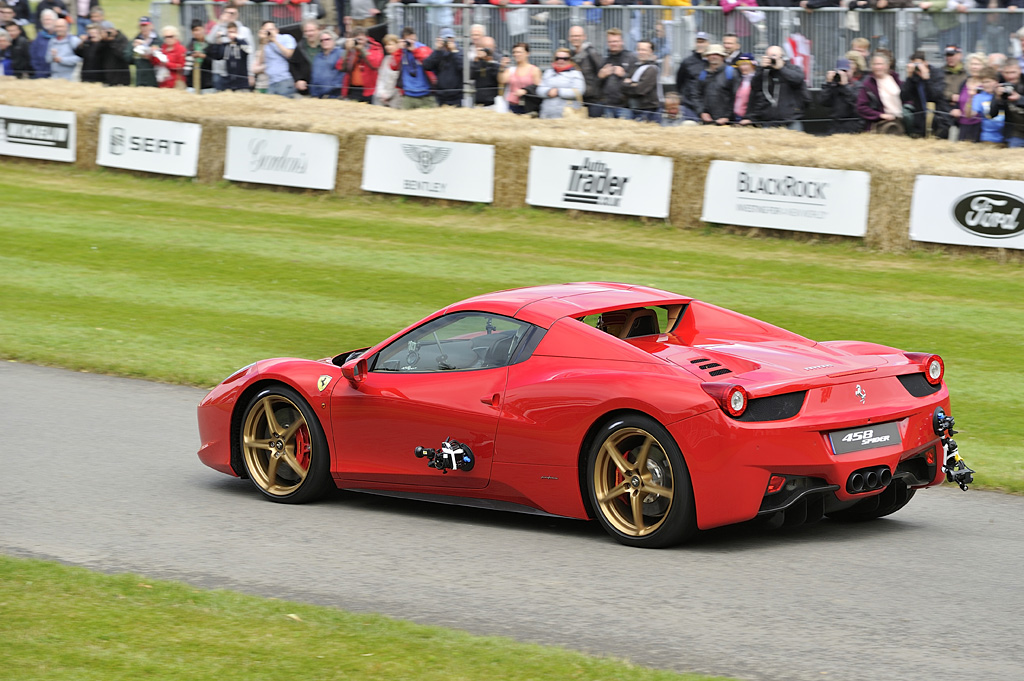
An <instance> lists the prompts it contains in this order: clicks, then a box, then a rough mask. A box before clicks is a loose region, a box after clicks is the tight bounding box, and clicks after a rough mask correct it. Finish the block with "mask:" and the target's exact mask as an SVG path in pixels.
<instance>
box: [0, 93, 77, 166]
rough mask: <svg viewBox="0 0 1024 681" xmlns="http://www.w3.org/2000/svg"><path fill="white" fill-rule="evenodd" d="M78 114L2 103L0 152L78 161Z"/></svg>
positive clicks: (4, 154) (0, 107) (72, 161)
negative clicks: (76, 116) (76, 158)
mask: <svg viewBox="0 0 1024 681" xmlns="http://www.w3.org/2000/svg"><path fill="white" fill-rule="evenodd" d="M75 150H76V137H75V113H74V112H73V111H54V110H53V109H29V108H26V107H22V106H4V105H0V155H3V156H21V157H22V158H36V159H42V160H44V161H62V162H64V163H74V162H75Z"/></svg>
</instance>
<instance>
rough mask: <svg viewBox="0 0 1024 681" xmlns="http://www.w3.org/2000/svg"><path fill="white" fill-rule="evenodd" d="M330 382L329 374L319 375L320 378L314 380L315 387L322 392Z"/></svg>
mask: <svg viewBox="0 0 1024 681" xmlns="http://www.w3.org/2000/svg"><path fill="white" fill-rule="evenodd" d="M330 384H331V377H330V376H321V377H320V379H319V380H318V381H317V382H316V389H317V390H319V391H320V392H323V391H324V390H325V389H326V388H327V386H329V385H330Z"/></svg>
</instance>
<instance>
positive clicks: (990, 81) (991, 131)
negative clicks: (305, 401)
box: [971, 66, 1009, 144]
mask: <svg viewBox="0 0 1024 681" xmlns="http://www.w3.org/2000/svg"><path fill="white" fill-rule="evenodd" d="M980 75H981V89H980V90H979V91H978V92H977V93H976V94H975V95H974V98H973V99H972V100H971V109H972V110H973V111H974V112H975V114H976V115H977V116H978V117H980V118H981V123H980V128H981V129H980V131H979V133H978V139H977V140H976V141H978V142H994V143H996V144H1002V143H1003V141H1004V138H1003V127H1004V125H1005V123H1006V117H1005V116H1004V115H1003V113H1002V112H999V113H996V114H993V113H992V108H993V106H994V103H995V100H996V98H997V97H1000V96H1002V92H1001V91H1000V90H999V87H1000V84H999V74H998V73H997V72H996V70H995V69H994V68H992V67H991V66H986V67H984V68H983V69H982V70H981V74H980ZM1007 98H1009V93H1008V92H1007Z"/></svg>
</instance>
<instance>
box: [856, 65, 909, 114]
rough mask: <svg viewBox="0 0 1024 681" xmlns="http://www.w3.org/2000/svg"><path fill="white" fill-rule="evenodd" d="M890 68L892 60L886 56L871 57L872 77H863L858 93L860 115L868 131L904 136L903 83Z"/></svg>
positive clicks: (869, 75)
mask: <svg viewBox="0 0 1024 681" xmlns="http://www.w3.org/2000/svg"><path fill="white" fill-rule="evenodd" d="M889 65H890V62H889V57H888V56H886V55H884V54H875V55H873V56H872V57H871V73H869V74H868V75H866V76H864V80H863V81H862V84H861V87H860V90H859V91H858V93H857V115H859V116H860V117H861V120H863V121H864V125H865V127H866V128H867V129H868V130H871V131H874V132H898V133H902V132H903V122H902V118H903V100H902V99H901V98H900V88H901V86H902V83H900V79H899V77H898V76H897V75H896V73H895V72H894V71H892V70H890V66H889Z"/></svg>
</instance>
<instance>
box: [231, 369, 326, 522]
mask: <svg viewBox="0 0 1024 681" xmlns="http://www.w3.org/2000/svg"><path fill="white" fill-rule="evenodd" d="M239 438H240V445H241V450H242V461H244V462H245V470H246V471H247V472H248V473H249V477H250V478H251V479H252V481H253V483H255V485H256V488H257V489H259V490H260V492H262V493H263V495H264V496H265V497H267V498H268V499H271V500H273V501H277V502H281V503H287V504H301V503H304V502H307V501H312V500H314V499H317V498H319V497H321V496H323V495H324V493H326V492H327V491H328V490H329V489H330V488H331V486H332V485H331V475H330V463H331V462H330V458H331V455H330V451H329V450H328V448H327V439H326V438H325V437H324V433H323V429H322V428H321V427H320V422H319V421H318V420H317V418H316V415H314V414H313V410H312V409H310V407H309V405H308V404H306V401H305V400H303V399H302V397H301V396H300V395H299V394H298V393H297V392H295V391H294V390H292V389H291V388H288V387H287V386H283V385H282V386H275V387H273V388H268V389H266V390H263V391H261V392H260V393H259V394H258V395H256V396H255V397H253V398H252V400H250V401H249V404H248V406H247V407H246V408H245V415H244V416H243V418H242V430H241V432H240V433H239Z"/></svg>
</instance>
